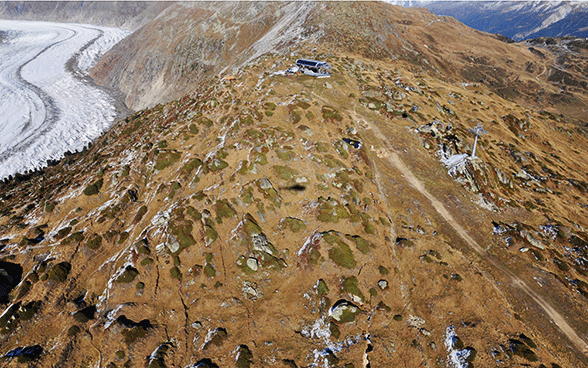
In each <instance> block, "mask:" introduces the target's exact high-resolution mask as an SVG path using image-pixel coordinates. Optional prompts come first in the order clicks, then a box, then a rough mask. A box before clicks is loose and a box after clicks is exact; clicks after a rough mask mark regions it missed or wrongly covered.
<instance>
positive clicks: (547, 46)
mask: <svg viewBox="0 0 588 368" xmlns="http://www.w3.org/2000/svg"><path fill="white" fill-rule="evenodd" d="M194 14H196V15H197V16H196V15H194ZM293 14H294V15H296V16H293ZM174 17H176V18H174ZM174 19H175V20H176V22H175V23H174V22H173V20H174ZM245 20H251V22H250V23H248V22H247V21H245ZM253 20H255V21H253ZM178 30H181V32H178ZM201 30H206V32H207V33H206V36H207V37H206V40H205V39H204V38H202V39H198V38H196V37H192V36H194V35H195V34H196V33H198V32H200V31H201ZM133 40H135V41H133ZM179 41H182V42H179ZM188 41H190V42H188ZM570 44H571V45H573V47H569V45H570ZM148 47H152V48H154V49H156V50H157V53H155V54H154V58H153V59H148V56H149V52H148V50H147V48H148ZM135 49H142V50H140V51H141V52H139V51H137V52H135V51H132V52H131V51H129V50H135ZM125 50H126V51H125ZM586 50H587V48H586V44H585V42H581V40H576V41H574V40H570V39H563V40H562V39H543V40H537V41H534V42H531V41H526V42H525V43H512V42H506V40H504V38H503V37H500V36H495V35H492V34H487V33H483V32H479V31H475V30H472V29H470V28H468V27H466V26H464V25H463V24H461V23H459V22H457V21H455V20H454V19H453V18H448V17H440V16H436V15H434V14H431V13H430V12H428V11H427V10H425V9H418V8H410V9H406V8H401V7H396V6H393V5H390V4H386V3H371V2H361V3H353V2H344V3H333V2H327V3H318V2H316V3H315V2H313V3H306V2H296V3H269V2H268V3H252V2H247V3H229V4H225V3H222V4H218V5H217V3H213V4H212V5H211V4H206V3H189V4H170V5H169V6H168V7H166V8H165V10H163V12H162V13H161V14H160V15H159V16H158V17H154V18H153V20H151V21H150V22H148V23H147V25H146V26H144V27H143V28H140V29H139V30H138V31H136V32H135V33H134V34H133V35H131V36H130V37H129V38H127V39H125V40H124V41H122V43H120V44H119V45H117V46H115V47H114V48H113V49H112V50H111V51H110V52H109V53H108V54H106V55H105V56H104V58H103V59H102V61H101V64H99V65H98V66H97V67H96V69H95V70H94V71H93V72H94V75H95V77H96V78H97V80H99V81H100V80H101V81H102V83H104V84H105V85H108V86H109V87H111V88H117V89H119V90H120V91H122V92H123V93H125V94H126V96H127V98H130V100H132V101H136V103H137V104H138V105H146V108H145V109H142V110H138V111H136V112H134V113H132V114H131V115H129V116H128V117H126V118H125V119H124V120H121V121H119V122H118V123H116V124H115V125H114V126H113V127H112V128H111V129H110V130H109V131H108V132H107V133H105V134H104V135H103V136H101V137H100V138H98V139H97V140H96V141H94V142H93V144H92V145H91V146H89V147H87V148H86V149H84V151H82V152H78V153H75V154H71V155H67V156H66V157H65V158H64V159H63V160H61V161H60V162H59V163H57V164H54V165H52V166H50V167H48V168H46V169H44V170H42V171H37V172H34V173H27V174H23V175H17V176H16V177H15V178H12V179H11V180H5V181H4V182H3V183H2V184H0V211H1V212H0V239H1V240H0V303H1V305H0V307H1V308H0V309H1V312H0V354H1V356H2V357H1V358H0V365H1V366H3V367H108V368H113V367H151V368H153V367H240V368H243V367H346V368H350V367H356V368H360V367H362V368H366V367H396V366H398V367H494V366H505V367H535V368H539V367H548V368H556V367H585V366H587V365H588V357H587V354H588V345H587V343H588V317H587V315H586V313H585V311H586V308H587V307H588V232H587V231H588V230H587V229H588V216H587V214H588V210H587V208H588V202H587V200H586V192H587V191H588V182H587V179H586V176H587V175H588V171H587V169H586V167H587V165H586V157H587V153H588V152H587V150H588V148H587V147H588V142H587V132H588V130H587V127H586V124H587V122H588V119H587V118H586V109H587V104H588V97H587V94H586V92H587V91H586V79H585V75H586V74H585V73H582V70H583V69H582V68H585V66H584V65H585V62H586V57H587V55H586ZM301 58H305V59H312V60H320V61H325V62H327V63H328V64H329V65H330V67H331V68H330V69H328V72H329V73H330V77H328V78H316V77H314V76H312V75H307V74H304V73H289V72H286V71H287V70H288V69H290V70H292V68H293V67H294V66H295V63H296V61H297V60H298V59H301ZM186 61H191V62H192V64H186ZM150 63H151V64H150ZM162 65H164V66H165V68H163V67H161V68H160V67H159V66H162ZM190 65H194V66H195V67H194V68H193V69H190V68H191V67H190ZM147 66H150V67H147ZM162 68H163V69H162ZM162 71H163V72H162ZM166 73H168V74H166ZM166 75H170V76H173V78H167V77H165V76H166ZM178 86H181V88H180V87H178ZM141 91H146V93H148V96H147V95H142V92H141ZM156 91H162V93H163V92H165V93H163V94H162V95H159V94H158V93H155V92H156ZM180 92H182V94H181V95H179V94H180ZM128 96H130V97H128ZM145 96H147V97H145ZM479 125H482V126H483V131H484V132H486V133H487V134H480V135H479V136H478V137H477V140H476V141H475V145H476V150H475V155H474V154H473V149H474V139H475V138H476V136H475V135H474V133H473V132H472V130H474V127H475V126H479Z"/></svg>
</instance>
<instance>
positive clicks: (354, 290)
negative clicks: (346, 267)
mask: <svg viewBox="0 0 588 368" xmlns="http://www.w3.org/2000/svg"><path fill="white" fill-rule="evenodd" d="M341 292H342V293H348V294H351V295H352V296H355V297H357V298H359V299H360V300H361V301H362V302H365V296H364V295H363V293H362V292H361V290H359V282H358V281H357V278H356V277H355V276H351V277H346V278H343V279H342V280H341Z"/></svg>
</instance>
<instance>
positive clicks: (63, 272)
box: [48, 262, 71, 282]
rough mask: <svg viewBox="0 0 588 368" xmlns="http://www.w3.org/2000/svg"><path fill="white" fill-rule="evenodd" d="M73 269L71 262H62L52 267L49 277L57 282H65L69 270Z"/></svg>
mask: <svg viewBox="0 0 588 368" xmlns="http://www.w3.org/2000/svg"><path fill="white" fill-rule="evenodd" d="M70 271H71V263H69V262H60V263H58V264H56V265H55V266H53V267H51V270H50V271H49V274H48V279H49V280H52V281H55V282H63V281H65V280H66V279H67V276H68V275H69V272H70Z"/></svg>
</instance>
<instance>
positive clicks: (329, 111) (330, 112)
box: [321, 106, 343, 122]
mask: <svg viewBox="0 0 588 368" xmlns="http://www.w3.org/2000/svg"><path fill="white" fill-rule="evenodd" d="M321 113H322V115H323V119H324V120H325V121H332V122H334V121H343V116H341V114H339V112H338V111H337V110H335V109H334V108H333V107H331V106H323V107H322V108H321Z"/></svg>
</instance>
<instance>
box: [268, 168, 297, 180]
mask: <svg viewBox="0 0 588 368" xmlns="http://www.w3.org/2000/svg"><path fill="white" fill-rule="evenodd" d="M273 169H274V172H275V173H276V175H278V176H279V177H280V178H281V179H282V180H285V181H289V180H292V178H294V177H295V176H296V175H298V170H296V169H293V168H291V167H288V166H280V165H274V167H273Z"/></svg>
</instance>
